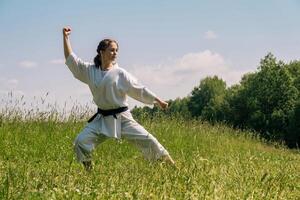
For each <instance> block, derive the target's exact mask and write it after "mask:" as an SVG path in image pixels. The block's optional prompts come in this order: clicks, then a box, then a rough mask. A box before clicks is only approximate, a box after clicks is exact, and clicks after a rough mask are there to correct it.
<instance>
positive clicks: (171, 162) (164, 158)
mask: <svg viewBox="0 0 300 200" xmlns="http://www.w3.org/2000/svg"><path fill="white" fill-rule="evenodd" d="M161 160H162V161H164V162H166V163H169V164H171V165H173V166H175V161H174V160H173V159H172V157H171V156H170V155H164V156H162V157H161Z"/></svg>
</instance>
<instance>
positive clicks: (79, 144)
mask: <svg viewBox="0 0 300 200" xmlns="http://www.w3.org/2000/svg"><path fill="white" fill-rule="evenodd" d="M66 65H67V66H68V67H69V69H70V70H71V72H72V73H73V75H74V77H75V78H77V79H78V80H80V81H82V82H83V83H86V84H87V85H88V86H89V88H90V90H91V92H92V95H93V100H94V102H95V104H96V105H97V106H98V107H99V108H101V109H103V110H108V109H116V108H119V107H124V106H128V103H127V95H129V96H130V97H132V98H134V99H136V100H138V101H141V102H143V103H145V104H149V105H151V104H153V103H154V99H155V94H153V93H152V92H151V91H150V90H148V89H147V88H146V87H144V86H142V85H141V84H139V83H138V82H137V80H136V79H135V78H134V77H133V76H132V75H131V74H129V73H128V72H127V71H126V70H124V69H122V68H120V67H118V65H117V64H115V65H114V66H113V67H112V68H111V69H110V70H108V71H102V70H101V69H100V68H96V67H95V65H94V64H91V63H87V62H83V61H82V60H81V59H80V58H78V57H77V56H76V55H75V54H74V53H71V54H70V55H69V56H68V58H67V59H66ZM116 116H117V119H115V118H114V117H113V116H112V115H110V116H105V117H104V116H102V115H101V114H98V115H97V117H96V118H95V119H94V120H93V121H92V122H90V123H88V124H87V125H86V126H85V128H84V129H83V131H82V132H81V133H80V134H79V135H78V136H77V138H76V139H75V142H74V148H75V152H76V155H77V159H78V161H79V162H83V161H89V160H91V153H92V151H93V149H94V148H95V147H96V146H97V145H99V144H100V143H102V142H104V141H105V139H107V138H117V139H120V138H121V137H122V138H125V139H127V140H128V141H129V142H130V143H132V144H134V145H135V146H137V147H138V149H140V150H141V152H142V153H143V154H144V157H145V158H146V159H149V160H156V159H158V158H160V157H161V156H164V155H168V151H167V150H166V149H165V148H164V147H163V146H162V145H161V144H160V143H159V142H158V141H157V139H156V138H155V137H153V135H151V134H150V133H148V132H147V131H146V130H145V129H144V128H143V127H142V126H141V125H140V124H138V123H137V122H136V121H135V120H134V119H133V118H132V115H131V113H130V111H129V110H127V111H125V112H122V113H120V114H117V115H116Z"/></svg>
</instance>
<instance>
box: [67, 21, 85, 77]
mask: <svg viewBox="0 0 300 200" xmlns="http://www.w3.org/2000/svg"><path fill="white" fill-rule="evenodd" d="M70 34H71V28H70V27H68V26H66V27H64V28H63V40H64V54H65V59H66V62H65V63H66V65H67V66H68V67H69V69H70V70H71V72H72V73H73V75H74V77H75V78H77V79H78V80H80V81H82V82H84V83H88V81H89V66H90V64H89V63H86V62H83V61H82V60H81V59H80V58H78V57H77V56H76V55H75V54H74V53H73V50H72V47H71V43H70V38H69V35H70Z"/></svg>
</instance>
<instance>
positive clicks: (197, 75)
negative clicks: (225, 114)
mask: <svg viewBox="0 0 300 200" xmlns="http://www.w3.org/2000/svg"><path fill="white" fill-rule="evenodd" d="M129 71H130V72H131V73H132V74H134V75H135V76H136V77H138V79H139V80H140V81H141V82H142V83H143V84H145V85H146V86H147V87H149V88H150V89H151V90H153V91H154V92H155V93H157V94H158V95H159V96H162V97H164V98H167V99H173V98H176V97H184V96H186V95H188V94H189V93H190V92H191V91H192V89H193V88H194V87H195V86H198V85H199V82H200V80H201V79H203V78H205V77H207V76H214V75H217V76H218V77H219V78H222V79H223V80H224V81H226V83H227V85H232V84H235V83H238V82H239V81H240V79H241V77H242V75H243V74H245V73H246V71H241V70H237V69H234V68H233V67H232V65H231V63H230V62H229V61H227V60H225V59H224V57H223V56H222V55H220V54H218V53H213V52H211V51H210V50H205V51H202V52H195V53H188V54H185V55H183V56H182V57H180V58H177V59H173V61H170V62H168V63H164V64H160V65H156V66H135V67H134V68H133V69H131V70H129Z"/></svg>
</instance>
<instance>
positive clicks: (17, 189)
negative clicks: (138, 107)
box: [0, 118, 300, 199]
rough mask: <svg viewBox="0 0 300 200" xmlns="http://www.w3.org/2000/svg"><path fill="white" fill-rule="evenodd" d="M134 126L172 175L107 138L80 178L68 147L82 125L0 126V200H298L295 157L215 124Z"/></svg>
mask: <svg viewBox="0 0 300 200" xmlns="http://www.w3.org/2000/svg"><path fill="white" fill-rule="evenodd" d="M140 122H141V123H142V124H143V125H144V127H145V128H146V129H147V130H148V131H149V132H151V133H153V135H155V136H156V137H157V138H158V139H159V141H160V142H161V143H162V144H163V145H164V146H165V147H166V148H167V149H168V150H169V152H170V153H171V155H172V156H173V158H174V159H175V160H176V163H177V168H178V169H175V168H173V167H171V166H169V165H167V164H165V163H158V162H154V163H151V162H147V161H145V160H144V159H143V157H142V155H141V154H140V153H139V152H138V151H137V150H136V149H135V148H134V147H132V146H130V145H129V144H128V143H127V142H126V141H123V140H121V141H115V140H113V139H111V140H108V141H107V142H105V143H104V144H102V145H101V146H99V147H98V148H97V149H96V151H95V152H94V155H93V158H94V170H93V171H92V172H91V173H87V172H85V171H84V170H83V167H82V166H81V165H80V164H78V163H77V162H76V160H75V158H74V153H73V144H72V143H73V140H74V138H75V136H76V135H77V134H78V132H80V130H81V129H82V128H83V126H84V124H85V122H76V121H75V122H74V121H72V120H70V121H66V122H58V121H55V120H54V121H53V120H52V121H51V120H50V121H48V122H47V121H43V120H29V121H27V122H21V121H19V120H13V121H11V122H9V121H5V120H2V121H0V199H300V154H299V151H291V150H287V149H285V148H283V147H280V146H278V145H277V147H274V145H266V144H264V143H263V142H261V141H260V140H259V139H257V138H255V137H254V136H251V135H253V134H250V133H246V132H242V131H238V130H233V129H231V128H228V127H226V126H223V125H215V126H212V125H209V124H207V123H203V122H196V121H193V122H192V121H184V120H180V119H161V118H157V119H154V120H153V119H152V120H150V119H148V120H147V119H144V120H140Z"/></svg>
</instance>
